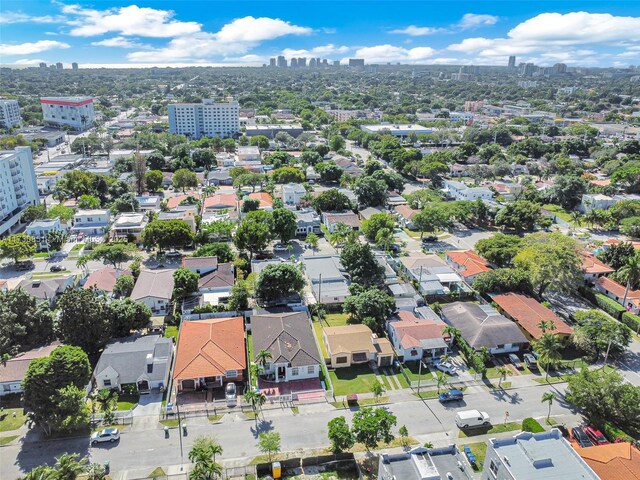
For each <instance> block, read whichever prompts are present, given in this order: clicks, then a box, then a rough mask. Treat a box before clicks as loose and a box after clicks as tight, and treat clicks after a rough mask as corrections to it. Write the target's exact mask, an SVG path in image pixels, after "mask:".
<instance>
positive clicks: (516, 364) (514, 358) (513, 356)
mask: <svg viewBox="0 0 640 480" xmlns="http://www.w3.org/2000/svg"><path fill="white" fill-rule="evenodd" d="M509 362H510V363H511V365H513V366H514V367H516V369H518V370H522V363H521V362H520V357H518V355H516V354H515V353H510V354H509Z"/></svg>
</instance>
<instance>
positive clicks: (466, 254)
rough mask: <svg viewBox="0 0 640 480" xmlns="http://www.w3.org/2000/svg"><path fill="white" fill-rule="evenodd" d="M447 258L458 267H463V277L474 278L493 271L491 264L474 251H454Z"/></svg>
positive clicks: (461, 271) (448, 253)
mask: <svg viewBox="0 0 640 480" xmlns="http://www.w3.org/2000/svg"><path fill="white" fill-rule="evenodd" d="M447 256H448V257H449V258H450V259H451V261H452V262H453V263H455V264H456V265H458V266H460V267H463V268H462V270H460V273H461V274H462V276H463V277H472V276H474V275H477V274H479V273H483V272H488V271H489V270H491V267H490V266H489V263H488V262H487V261H486V260H485V259H484V258H482V257H481V256H480V255H478V254H477V253H476V252H474V251H473V250H452V251H449V252H447Z"/></svg>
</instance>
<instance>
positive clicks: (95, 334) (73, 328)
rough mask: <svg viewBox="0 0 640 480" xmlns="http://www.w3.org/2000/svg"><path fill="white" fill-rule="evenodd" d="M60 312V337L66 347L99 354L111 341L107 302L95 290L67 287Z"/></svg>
mask: <svg viewBox="0 0 640 480" xmlns="http://www.w3.org/2000/svg"><path fill="white" fill-rule="evenodd" d="M58 310H59V314H58V323H57V329H58V335H59V336H60V339H61V340H62V341H63V342H64V343H65V344H66V345H76V346H78V347H81V348H82V349H83V350H84V351H86V352H87V353H89V354H96V353H98V352H99V351H100V349H101V348H102V347H104V346H105V344H106V343H107V341H108V340H109V338H110V337H111V329H110V325H109V315H108V308H107V302H106V300H105V298H104V296H102V295H100V294H99V293H98V292H97V290H96V289H95V288H82V289H75V288H72V287H68V288H67V289H66V290H65V291H64V293H63V294H62V296H61V297H60V299H59V300H58Z"/></svg>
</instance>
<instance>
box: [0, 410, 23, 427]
mask: <svg viewBox="0 0 640 480" xmlns="http://www.w3.org/2000/svg"><path fill="white" fill-rule="evenodd" d="M26 420H27V417H26V416H25V415H24V414H23V413H22V408H6V409H4V410H2V412H0V432H8V431H11V430H17V429H18V428H20V427H21V426H22V425H23V424H24V422H25V421H26Z"/></svg>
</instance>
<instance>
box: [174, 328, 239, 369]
mask: <svg viewBox="0 0 640 480" xmlns="http://www.w3.org/2000/svg"><path fill="white" fill-rule="evenodd" d="M246 367H247V360H246V355H245V341H244V320H243V318H242V317H230V318H211V319H208V320H193V321H185V322H183V323H182V327H181V328H180V337H179V339H178V350H177V353H176V362H175V366H174V371H173V378H174V379H175V380H181V379H187V378H203V377H212V376H224V375H225V374H226V371H227V370H244V369H245V368H246Z"/></svg>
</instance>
